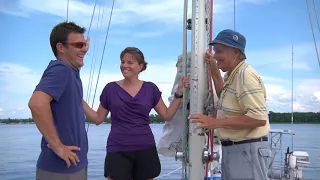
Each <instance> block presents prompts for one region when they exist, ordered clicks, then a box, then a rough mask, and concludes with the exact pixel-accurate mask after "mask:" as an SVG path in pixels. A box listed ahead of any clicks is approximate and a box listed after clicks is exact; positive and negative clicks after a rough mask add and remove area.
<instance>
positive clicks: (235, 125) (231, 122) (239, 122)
mask: <svg viewBox="0 0 320 180" xmlns="http://www.w3.org/2000/svg"><path fill="white" fill-rule="evenodd" d="M219 122H220V125H219V127H220V128H225V129H235V130H242V129H251V128H256V127H261V126H264V125H265V124H266V121H265V120H258V119H253V118H251V117H249V116H246V115H242V116H236V117H232V118H226V119H220V120H219Z"/></svg>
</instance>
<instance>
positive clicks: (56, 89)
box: [35, 60, 88, 173]
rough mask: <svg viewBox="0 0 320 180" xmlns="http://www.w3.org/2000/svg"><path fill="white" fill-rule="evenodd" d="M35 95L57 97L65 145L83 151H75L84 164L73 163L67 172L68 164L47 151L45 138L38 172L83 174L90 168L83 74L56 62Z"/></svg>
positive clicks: (57, 119) (58, 121)
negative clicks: (81, 75) (85, 168)
mask: <svg viewBox="0 0 320 180" xmlns="http://www.w3.org/2000/svg"><path fill="white" fill-rule="evenodd" d="M35 91H43V92H45V93H47V94H49V95H51V96H52V97H53V100H52V101H51V111H52V115H53V122H54V125H55V127H56V130H57V132H58V135H59V137H60V140H61V142H62V143H63V144H64V145H69V146H78V147H80V149H81V150H80V151H74V152H75V153H76V154H77V155H78V157H79V160H80V162H79V163H78V164H77V166H75V165H73V164H72V163H71V166H70V167H69V168H67V165H66V163H65V161H64V160H63V159H61V158H60V157H59V156H57V155H56V154H55V153H54V152H53V151H52V150H51V149H49V148H48V147H47V144H48V143H47V141H46V140H45V139H44V137H42V140H41V153H40V156H39V158H38V162H37V168H39V169H42V170H45V171H49V172H55V173H74V172H78V171H80V170H82V169H83V168H84V167H86V165H87V164H88V159H87V153H88V138H87V133H86V130H85V115H84V109H83V106H82V99H83V89H82V82H81V79H80V74H79V70H77V69H73V68H72V67H71V66H70V65H69V64H68V63H66V62H64V61H61V60H52V61H50V63H49V65H48V67H47V68H46V70H45V71H44V73H43V76H42V78H41V80H40V83H39V84H38V85H37V86H36V89H35Z"/></svg>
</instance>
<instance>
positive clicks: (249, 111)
mask: <svg viewBox="0 0 320 180" xmlns="http://www.w3.org/2000/svg"><path fill="white" fill-rule="evenodd" d="M240 77H241V78H240V79H238V82H237V88H236V91H237V96H238V97H237V98H238V102H239V105H240V107H241V109H242V110H243V111H244V112H245V113H246V114H245V115H247V116H249V117H251V118H254V119H259V120H268V112H267V108H266V97H265V89H264V85H263V82H262V80H261V79H260V77H259V76H258V74H257V73H255V72H254V71H249V70H248V71H245V72H244V74H243V76H240Z"/></svg>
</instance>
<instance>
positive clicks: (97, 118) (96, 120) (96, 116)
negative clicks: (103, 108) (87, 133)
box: [82, 100, 104, 125]
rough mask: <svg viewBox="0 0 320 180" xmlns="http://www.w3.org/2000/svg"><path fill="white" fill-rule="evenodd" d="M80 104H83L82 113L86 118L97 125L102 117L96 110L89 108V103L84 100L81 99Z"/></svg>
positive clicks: (101, 120)
mask: <svg viewBox="0 0 320 180" xmlns="http://www.w3.org/2000/svg"><path fill="white" fill-rule="evenodd" d="M82 105H83V109H84V113H85V114H86V116H87V118H88V119H90V120H91V121H93V122H94V123H95V124H96V125H99V124H101V123H102V122H103V120H104V118H103V117H100V116H99V114H98V113H97V112H96V111H94V110H93V109H92V108H90V107H89V105H88V104H87V103H86V102H85V101H84V100H82Z"/></svg>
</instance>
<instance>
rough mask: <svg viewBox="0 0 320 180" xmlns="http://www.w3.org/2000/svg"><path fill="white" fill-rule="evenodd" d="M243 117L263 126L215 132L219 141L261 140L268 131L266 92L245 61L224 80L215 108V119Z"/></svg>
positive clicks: (256, 74)
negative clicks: (255, 120) (260, 122)
mask: <svg viewBox="0 0 320 180" xmlns="http://www.w3.org/2000/svg"><path fill="white" fill-rule="evenodd" d="M241 115H247V116H249V117H251V118H254V119H257V120H266V124H265V126H262V127H257V128H253V129H252V128H250V129H243V130H233V129H224V128H219V129H218V130H217V131H218V134H219V137H220V139H221V140H226V139H230V140H233V141H240V140H244V139H250V138H257V137H261V136H265V135H267V134H268V132H269V130H270V124H269V118H268V112H267V108H266V89H265V86H264V84H263V82H262V80H261V79H260V77H259V75H258V73H257V72H256V70H255V69H254V68H253V67H252V66H250V65H248V64H247V63H246V62H245V61H242V62H240V63H239V64H238V65H237V66H236V67H235V69H234V70H233V71H232V72H231V73H229V75H228V73H226V74H225V76H224V87H223V89H222V92H221V94H220V98H219V101H218V105H217V119H224V118H229V117H236V116H241Z"/></svg>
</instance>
